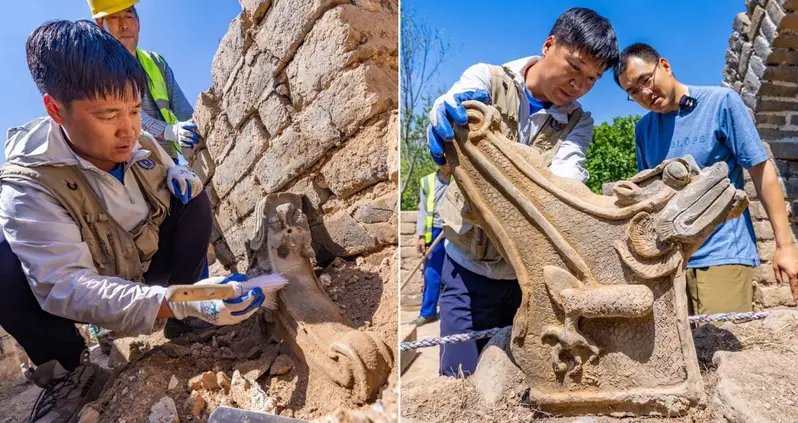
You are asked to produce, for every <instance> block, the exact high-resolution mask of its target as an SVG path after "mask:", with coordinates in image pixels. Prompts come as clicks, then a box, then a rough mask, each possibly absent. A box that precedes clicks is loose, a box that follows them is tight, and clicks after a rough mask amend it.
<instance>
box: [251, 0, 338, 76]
mask: <svg viewBox="0 0 798 423" xmlns="http://www.w3.org/2000/svg"><path fill="white" fill-rule="evenodd" d="M345 2H346V0H312V1H302V2H296V1H294V0H275V1H274V2H273V3H272V6H271V10H269V13H268V14H267V15H266V17H265V18H264V19H263V22H262V23H261V25H260V30H259V31H258V33H257V35H256V36H255V42H256V43H257V44H258V47H260V49H261V50H264V51H268V52H270V53H271V55H272V56H274V57H276V58H277V59H279V60H280V61H281V62H283V63H284V64H287V63H289V62H290V61H291V57H292V56H293V54H294V52H295V51H296V49H297V48H298V47H299V45H301V44H302V42H303V41H304V40H305V35H306V34H307V33H308V32H309V31H310V29H311V28H312V26H313V23H314V22H315V21H316V20H317V19H319V18H320V17H321V16H322V15H323V14H324V13H325V12H326V11H327V10H329V9H331V8H333V7H335V6H337V5H339V4H342V3H345ZM278 72H279V71H278Z"/></svg>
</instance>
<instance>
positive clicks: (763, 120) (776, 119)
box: [756, 113, 787, 126]
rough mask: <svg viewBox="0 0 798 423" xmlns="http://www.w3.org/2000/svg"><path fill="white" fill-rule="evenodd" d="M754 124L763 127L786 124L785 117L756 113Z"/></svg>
mask: <svg viewBox="0 0 798 423" xmlns="http://www.w3.org/2000/svg"><path fill="white" fill-rule="evenodd" d="M756 123H757V124H763V125H778V126H784V125H786V124H787V116H784V115H774V114H771V113H757V114H756Z"/></svg>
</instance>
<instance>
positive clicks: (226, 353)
mask: <svg viewBox="0 0 798 423" xmlns="http://www.w3.org/2000/svg"><path fill="white" fill-rule="evenodd" d="M219 358H222V359H225V360H234V359H235V358H236V354H235V353H234V352H233V350H232V349H230V348H228V347H222V348H221V350H220V351H219Z"/></svg>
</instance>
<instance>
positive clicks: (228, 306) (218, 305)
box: [169, 273, 265, 325]
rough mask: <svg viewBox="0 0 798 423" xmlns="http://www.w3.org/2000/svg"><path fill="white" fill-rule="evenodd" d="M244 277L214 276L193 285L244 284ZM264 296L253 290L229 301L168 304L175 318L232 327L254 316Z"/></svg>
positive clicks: (259, 291) (239, 275)
mask: <svg viewBox="0 0 798 423" xmlns="http://www.w3.org/2000/svg"><path fill="white" fill-rule="evenodd" d="M246 280H247V276H246V275H242V274H239V273H234V274H232V275H231V276H228V277H226V278H224V277H221V276H216V277H212V278H208V279H203V280H201V281H199V282H197V283H196V284H195V285H212V284H226V283H230V282H233V283H236V282H244V281H246ZM264 299H265V296H264V295H263V291H262V290H261V289H260V288H253V289H250V290H248V291H246V292H244V293H242V295H241V296H240V297H238V298H233V299H230V300H205V301H188V302H182V303H169V308H170V309H171V310H172V313H173V314H174V316H175V318H177V319H180V320H183V319H185V318H186V317H196V318H199V319H202V320H204V321H206V322H208V323H212V324H214V325H234V324H236V323H240V322H242V321H244V320H246V319H248V318H249V316H252V315H253V314H255V312H256V311H257V310H258V307H260V306H261V305H262V304H263V300H264Z"/></svg>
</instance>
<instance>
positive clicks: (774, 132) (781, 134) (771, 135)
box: [759, 129, 798, 159]
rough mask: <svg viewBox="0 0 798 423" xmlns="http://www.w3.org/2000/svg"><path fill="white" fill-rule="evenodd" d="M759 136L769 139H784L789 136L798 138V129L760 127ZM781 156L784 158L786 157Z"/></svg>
mask: <svg viewBox="0 0 798 423" xmlns="http://www.w3.org/2000/svg"><path fill="white" fill-rule="evenodd" d="M759 136H760V137H762V139H763V140H767V141H782V140H785V139H787V138H798V131H788V130H786V129H759ZM771 151H772V148H771ZM779 158H780V159H783V158H785V157H779Z"/></svg>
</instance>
